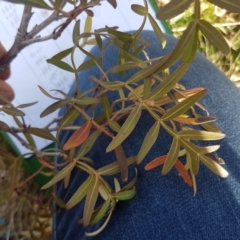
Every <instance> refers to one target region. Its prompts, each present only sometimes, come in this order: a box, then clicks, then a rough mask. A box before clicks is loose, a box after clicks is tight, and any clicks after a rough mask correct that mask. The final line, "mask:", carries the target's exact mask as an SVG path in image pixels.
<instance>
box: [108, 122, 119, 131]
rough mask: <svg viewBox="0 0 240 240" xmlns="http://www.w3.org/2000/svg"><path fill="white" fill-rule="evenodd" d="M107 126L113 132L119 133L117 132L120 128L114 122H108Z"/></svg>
mask: <svg viewBox="0 0 240 240" xmlns="http://www.w3.org/2000/svg"><path fill="white" fill-rule="evenodd" d="M108 125H109V127H110V128H111V129H112V130H113V131H115V132H119V130H120V129H121V126H120V125H119V124H118V123H117V122H115V121H109V122H108Z"/></svg>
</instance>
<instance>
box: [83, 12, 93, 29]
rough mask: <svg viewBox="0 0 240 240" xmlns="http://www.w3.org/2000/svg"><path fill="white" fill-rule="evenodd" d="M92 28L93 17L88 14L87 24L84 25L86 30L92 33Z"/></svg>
mask: <svg viewBox="0 0 240 240" xmlns="http://www.w3.org/2000/svg"><path fill="white" fill-rule="evenodd" d="M91 30H92V17H89V16H87V19H86V21H85V25H84V32H85V33H90V32H91Z"/></svg>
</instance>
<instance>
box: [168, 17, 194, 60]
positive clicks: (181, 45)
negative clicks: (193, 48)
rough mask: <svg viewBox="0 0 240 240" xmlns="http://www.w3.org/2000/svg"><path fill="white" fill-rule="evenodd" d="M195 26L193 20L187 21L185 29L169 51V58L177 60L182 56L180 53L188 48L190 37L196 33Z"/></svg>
mask: <svg viewBox="0 0 240 240" xmlns="http://www.w3.org/2000/svg"><path fill="white" fill-rule="evenodd" d="M196 28H197V23H196V22H195V21H192V22H191V23H189V25H188V26H187V28H186V30H185V31H184V32H183V35H182V36H181V38H180V39H179V40H178V42H177V44H176V46H175V47H174V49H173V51H172V52H171V54H170V57H169V58H170V59H173V60H177V59H179V58H180V57H181V56H182V54H183V53H184V52H185V50H186V49H187V48H188V46H189V42H190V41H191V38H192V37H193V36H194V35H195V34H196Z"/></svg>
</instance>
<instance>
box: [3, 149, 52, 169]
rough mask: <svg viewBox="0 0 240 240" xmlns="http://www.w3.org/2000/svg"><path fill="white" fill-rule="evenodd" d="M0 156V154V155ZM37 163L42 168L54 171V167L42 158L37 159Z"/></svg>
mask: <svg viewBox="0 0 240 240" xmlns="http://www.w3.org/2000/svg"><path fill="white" fill-rule="evenodd" d="M0 154H1V153H0ZM38 161H39V162H40V163H41V164H42V165H43V166H44V167H47V168H50V169H54V166H53V165H52V164H51V163H50V162H47V161H46V160H45V159H43V158H38Z"/></svg>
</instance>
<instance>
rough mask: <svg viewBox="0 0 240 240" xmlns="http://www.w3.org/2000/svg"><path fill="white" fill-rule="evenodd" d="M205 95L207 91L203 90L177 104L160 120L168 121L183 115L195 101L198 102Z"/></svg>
mask: <svg viewBox="0 0 240 240" xmlns="http://www.w3.org/2000/svg"><path fill="white" fill-rule="evenodd" d="M206 93H207V90H206V89H203V90H202V91H199V92H198V93H196V94H194V95H192V96H190V97H188V98H187V99H185V100H183V101H182V102H180V103H178V104H177V105H175V106H174V107H172V108H171V109H170V110H168V111H167V112H166V113H165V114H164V115H163V117H162V120H164V121H168V120H171V119H173V118H175V117H178V116H179V115H181V114H183V113H185V112H186V111H187V110H188V109H189V108H190V107H191V106H192V105H194V104H195V103H196V102H197V101H199V100H200V99H201V98H202V97H203V96H204V95H205V94H206Z"/></svg>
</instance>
